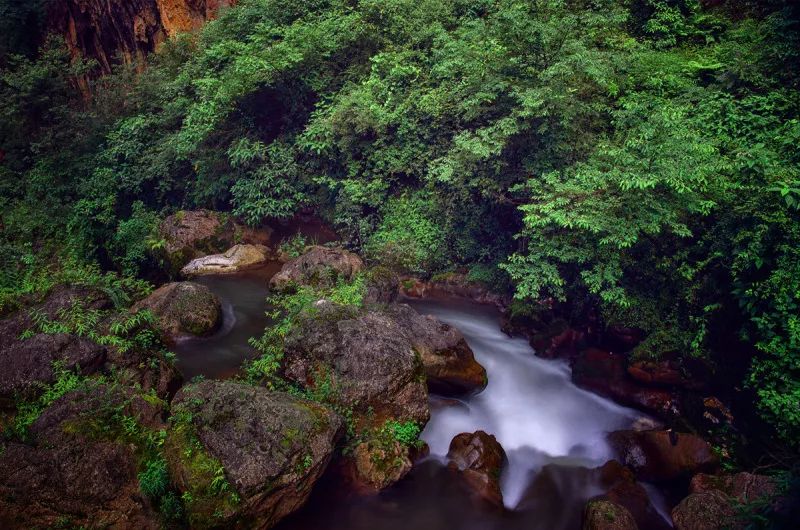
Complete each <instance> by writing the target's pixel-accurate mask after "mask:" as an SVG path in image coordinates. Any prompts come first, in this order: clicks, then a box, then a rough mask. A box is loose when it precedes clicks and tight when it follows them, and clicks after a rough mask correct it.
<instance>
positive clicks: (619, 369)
mask: <svg viewBox="0 0 800 530" xmlns="http://www.w3.org/2000/svg"><path fill="white" fill-rule="evenodd" d="M625 365H626V358H625V356H624V355H621V354H617V353H612V352H609V351H605V350H601V349H598V348H588V349H586V350H584V351H583V352H581V353H580V355H578V356H577V357H576V358H575V359H574V361H573V363H572V380H573V382H574V383H575V384H576V385H578V386H580V387H582V388H586V389H588V390H591V391H592V392H596V393H598V394H600V395H603V396H606V397H608V398H611V399H613V400H615V401H617V402H619V403H622V404H623V405H627V406H631V407H636V408H638V409H640V410H644V411H645V412H650V413H652V414H655V415H657V416H659V417H662V418H665V419H668V420H671V419H675V418H678V417H680V412H681V402H680V397H679V396H678V394H677V393H676V392H674V391H671V390H668V389H665V388H653V387H647V386H644V385H641V384H638V383H636V382H635V381H633V380H631V379H630V378H629V375H628V373H627V370H626V367H625Z"/></svg>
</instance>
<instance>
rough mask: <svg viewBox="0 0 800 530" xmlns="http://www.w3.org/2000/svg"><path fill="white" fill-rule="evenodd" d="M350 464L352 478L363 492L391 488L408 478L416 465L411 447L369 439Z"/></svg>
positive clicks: (349, 472)
mask: <svg viewBox="0 0 800 530" xmlns="http://www.w3.org/2000/svg"><path fill="white" fill-rule="evenodd" d="M349 460H351V461H350V462H345V466H346V467H349V468H350V469H348V470H347V474H348V478H349V479H350V482H351V484H354V485H355V489H356V490H357V491H359V492H361V493H374V492H378V491H381V490H384V489H386V488H388V487H389V486H391V485H393V484H395V483H397V482H398V481H400V480H401V479H402V478H403V477H405V476H406V475H407V474H408V472H409V471H411V467H412V466H413V462H412V459H411V454H410V453H409V451H408V448H407V447H405V446H404V445H402V444H401V443H400V442H398V441H396V440H393V441H390V442H388V443H386V442H385V441H382V440H375V439H373V440H368V441H366V442H362V443H360V444H358V445H357V446H356V448H355V449H354V450H353V456H352V458H351V459H349Z"/></svg>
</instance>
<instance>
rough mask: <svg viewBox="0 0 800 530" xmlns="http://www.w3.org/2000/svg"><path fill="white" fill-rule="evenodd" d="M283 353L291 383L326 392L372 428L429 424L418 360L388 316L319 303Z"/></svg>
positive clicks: (288, 340)
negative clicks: (391, 422) (389, 421)
mask: <svg viewBox="0 0 800 530" xmlns="http://www.w3.org/2000/svg"><path fill="white" fill-rule="evenodd" d="M284 350H285V353H284V374H285V376H286V377H287V378H288V379H289V380H290V381H293V382H295V383H298V384H300V385H302V386H304V387H307V388H310V389H313V390H316V391H324V393H325V394H326V395H325V396H324V397H325V398H326V399H327V400H329V401H330V402H331V403H332V404H335V405H339V406H342V407H345V408H352V409H353V410H354V411H355V413H356V415H357V416H359V417H360V419H361V420H363V421H365V422H368V423H369V424H370V425H381V424H383V422H384V421H385V420H386V419H387V418H392V419H395V420H398V421H414V422H416V423H420V424H424V423H425V422H427V421H428V418H429V416H430V412H429V410H428V392H427V389H426V388H425V372H424V368H423V366H422V362H421V359H420V358H419V355H418V354H417V353H416V352H415V351H414V348H413V346H412V344H411V342H410V341H409V340H408V332H407V330H406V328H405V327H403V326H402V325H400V324H399V323H398V321H397V319H396V318H394V317H393V316H392V315H391V314H389V313H386V312H382V311H375V310H358V309H355V308H352V307H343V306H339V305H336V304H333V303H331V302H328V301H325V300H321V301H318V302H316V303H315V304H314V306H313V307H311V308H309V309H308V310H306V311H305V312H304V313H303V314H301V315H300V317H299V318H298V322H297V325H296V326H294V328H293V329H292V330H291V332H290V333H289V334H288V335H287V336H286V338H285V341H284ZM368 411H369V412H370V414H369V415H367V414H366V413H367V412H368ZM367 416H369V417H367Z"/></svg>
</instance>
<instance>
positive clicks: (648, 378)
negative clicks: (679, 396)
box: [628, 359, 703, 389]
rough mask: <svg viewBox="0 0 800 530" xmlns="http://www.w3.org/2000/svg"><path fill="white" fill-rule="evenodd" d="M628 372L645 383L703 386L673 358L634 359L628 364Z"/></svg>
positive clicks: (664, 385)
mask: <svg viewBox="0 0 800 530" xmlns="http://www.w3.org/2000/svg"><path fill="white" fill-rule="evenodd" d="M628 374H629V375H630V376H631V377H632V378H633V379H634V380H636V381H638V382H640V383H642V384H645V385H653V386H663V387H681V388H689V389H699V388H702V386H703V384H702V383H701V382H700V381H696V380H695V379H694V378H692V377H690V376H689V375H688V374H687V373H686V372H685V371H684V370H683V369H682V367H681V366H680V365H679V364H678V362H677V361H676V360H674V359H662V360H658V361H634V362H632V363H630V364H629V365H628Z"/></svg>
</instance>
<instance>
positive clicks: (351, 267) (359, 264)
mask: <svg viewBox="0 0 800 530" xmlns="http://www.w3.org/2000/svg"><path fill="white" fill-rule="evenodd" d="M363 268H364V262H363V261H362V260H361V258H359V257H358V256H357V255H356V254H353V253H352V252H348V251H346V250H344V249H341V248H328V247H323V246H318V245H316V246H311V247H308V248H306V251H305V253H304V254H303V255H302V256H299V257H297V258H295V259H293V260H290V261H288V262H287V263H285V264H284V265H283V267H282V268H281V270H280V271H279V272H278V273H277V274H275V275H274V276H273V277H272V279H271V280H270V282H269V283H270V286H271V287H272V288H273V289H277V290H284V289H289V288H291V287H292V286H293V285H313V286H331V285H335V284H336V281H337V280H338V279H339V278H341V279H344V280H351V279H352V278H353V277H354V276H355V275H356V274H357V273H358V272H360V271H361V270H362V269H363Z"/></svg>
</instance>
